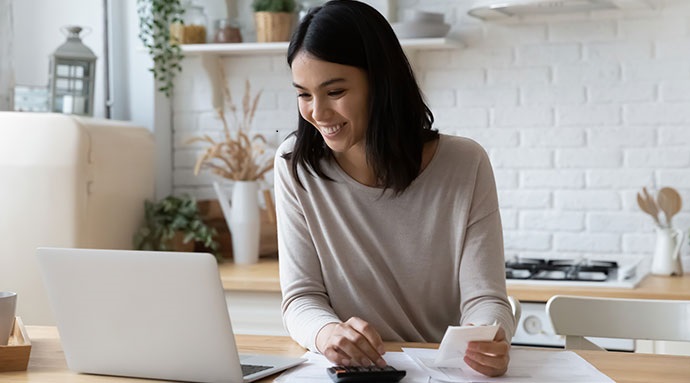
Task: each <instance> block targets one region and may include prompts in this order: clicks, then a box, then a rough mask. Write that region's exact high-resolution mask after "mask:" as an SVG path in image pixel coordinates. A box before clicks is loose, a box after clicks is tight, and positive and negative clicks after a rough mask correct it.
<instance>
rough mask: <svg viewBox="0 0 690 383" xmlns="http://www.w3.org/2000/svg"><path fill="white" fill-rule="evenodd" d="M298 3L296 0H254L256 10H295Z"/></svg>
mask: <svg viewBox="0 0 690 383" xmlns="http://www.w3.org/2000/svg"><path fill="white" fill-rule="evenodd" d="M295 7H296V4H295V1H294V0H254V1H252V9H254V12H293V11H294V10H295Z"/></svg>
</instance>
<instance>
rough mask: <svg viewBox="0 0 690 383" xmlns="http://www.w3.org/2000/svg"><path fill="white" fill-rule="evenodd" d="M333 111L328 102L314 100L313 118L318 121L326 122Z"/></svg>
mask: <svg viewBox="0 0 690 383" xmlns="http://www.w3.org/2000/svg"><path fill="white" fill-rule="evenodd" d="M330 112H331V109H330V106H329V105H328V102H325V101H323V100H317V99H314V104H313V105H312V111H311V116H312V118H313V119H314V120H316V121H325V120H327V119H328V117H329V115H330Z"/></svg>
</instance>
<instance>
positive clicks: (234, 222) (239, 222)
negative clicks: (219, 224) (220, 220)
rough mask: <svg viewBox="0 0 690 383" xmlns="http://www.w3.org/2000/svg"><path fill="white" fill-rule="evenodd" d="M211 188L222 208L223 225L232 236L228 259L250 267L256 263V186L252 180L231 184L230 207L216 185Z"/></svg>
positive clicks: (257, 243)
mask: <svg viewBox="0 0 690 383" xmlns="http://www.w3.org/2000/svg"><path fill="white" fill-rule="evenodd" d="M213 187H214V189H215V190H216V194H217V195H218V201H219V202H220V206H221V208H222V209H223V215H224V216H225V222H226V223H227V224H228V228H229V229H230V235H231V237H232V257H233V259H234V261H235V263H238V264H252V263H257V262H258V261H259V231H260V228H261V216H260V211H259V197H258V191H259V184H258V182H256V181H235V182H234V184H233V188H232V206H231V205H230V203H228V198H227V195H226V194H225V191H224V190H223V188H222V187H221V186H220V185H219V184H218V183H217V182H214V183H213Z"/></svg>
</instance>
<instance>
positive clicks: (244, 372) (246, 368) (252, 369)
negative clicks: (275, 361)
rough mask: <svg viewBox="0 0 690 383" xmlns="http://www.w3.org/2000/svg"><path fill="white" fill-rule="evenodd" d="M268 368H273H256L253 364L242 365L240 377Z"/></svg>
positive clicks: (267, 367)
mask: <svg viewBox="0 0 690 383" xmlns="http://www.w3.org/2000/svg"><path fill="white" fill-rule="evenodd" d="M269 368H273V366H257V365H254V364H243V365H242V376H247V375H251V374H256V373H257V372H261V371H263V370H268V369H269Z"/></svg>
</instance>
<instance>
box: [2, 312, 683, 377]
mask: <svg viewBox="0 0 690 383" xmlns="http://www.w3.org/2000/svg"><path fill="white" fill-rule="evenodd" d="M26 329H27V331H28V333H29V337H30V338H31V343H32V350H31V358H30V360H29V366H28V369H27V371H16V372H3V373H0V382H2V383H5V382H8V383H9V382H12V383H46V382H50V383H81V382H84V383H86V382H123V383H127V382H144V381H149V380H144V379H133V378H118V377H113V376H99V375H86V374H77V373H75V372H72V371H70V370H68V369H67V363H66V362H65V355H64V353H63V352H62V347H61V346H60V340H59V337H58V332H57V329H56V328H55V327H46V326H26ZM236 339H237V345H238V348H239V349H240V351H241V352H246V353H264V354H266V353H269V354H282V355H291V356H299V355H302V354H303V353H304V349H303V348H302V347H300V346H299V345H297V344H296V343H295V342H294V341H292V340H291V339H290V338H288V337H274V336H256V335H237V336H236ZM401 346H408V347H434V348H435V347H437V345H435V344H419V343H408V344H403V343H388V344H386V348H387V350H389V351H400V347H401ZM547 352H548V351H547ZM554 352H555V351H554ZM577 353H578V354H579V355H580V356H581V357H583V358H584V359H586V360H587V361H588V362H589V363H591V364H592V365H594V366H595V367H596V368H598V369H599V370H600V371H602V372H603V373H604V374H606V375H608V376H609V377H610V378H611V379H613V380H615V381H616V382H617V383H642V382H665V383H681V382H683V383H686V382H687V381H688V377H690V357H687V356H672V355H652V354H634V353H620V352H605V351H578V352H577ZM273 378H275V376H272V377H269V378H265V379H262V380H261V381H260V382H261V383H265V382H271V381H273Z"/></svg>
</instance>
